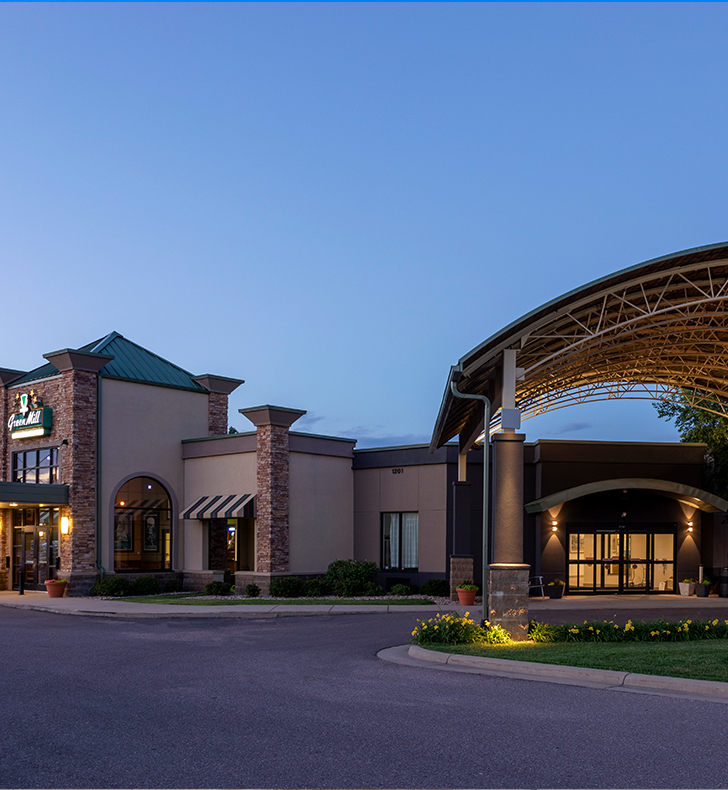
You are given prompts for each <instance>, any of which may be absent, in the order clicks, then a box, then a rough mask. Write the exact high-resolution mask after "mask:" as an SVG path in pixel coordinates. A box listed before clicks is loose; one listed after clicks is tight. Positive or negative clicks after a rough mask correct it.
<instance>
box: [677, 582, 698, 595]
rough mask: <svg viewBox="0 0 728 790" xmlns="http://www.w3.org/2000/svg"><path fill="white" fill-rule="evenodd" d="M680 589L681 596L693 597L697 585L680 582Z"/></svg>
mask: <svg viewBox="0 0 728 790" xmlns="http://www.w3.org/2000/svg"><path fill="white" fill-rule="evenodd" d="M678 587H679V588H680V595H692V594H693V593H694V592H695V585H694V584H688V583H687V582H678Z"/></svg>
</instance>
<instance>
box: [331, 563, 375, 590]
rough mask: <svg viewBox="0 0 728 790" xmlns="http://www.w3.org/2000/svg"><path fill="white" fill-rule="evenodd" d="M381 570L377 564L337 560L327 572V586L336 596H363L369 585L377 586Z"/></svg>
mask: <svg viewBox="0 0 728 790" xmlns="http://www.w3.org/2000/svg"><path fill="white" fill-rule="evenodd" d="M378 577H379V568H378V567H377V563H376V562H366V561H357V560H335V561H334V562H332V563H331V565H329V567H328V570H327V571H326V584H327V585H328V587H329V589H330V590H331V592H332V593H333V594H334V595H339V596H342V597H348V596H351V595H361V594H362V593H363V592H364V589H365V587H366V586H367V584H369V583H371V584H376V581H377V579H378Z"/></svg>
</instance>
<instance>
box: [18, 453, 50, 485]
mask: <svg viewBox="0 0 728 790" xmlns="http://www.w3.org/2000/svg"><path fill="white" fill-rule="evenodd" d="M13 482H14V483H40V484H52V483H58V482H60V475H59V470H58V448H57V447H46V448H44V449H43V450H26V451H25V452H22V453H13Z"/></svg>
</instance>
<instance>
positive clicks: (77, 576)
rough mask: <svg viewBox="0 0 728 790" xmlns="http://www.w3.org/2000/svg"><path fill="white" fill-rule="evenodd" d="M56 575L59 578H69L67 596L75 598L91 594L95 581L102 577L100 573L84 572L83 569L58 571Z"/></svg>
mask: <svg viewBox="0 0 728 790" xmlns="http://www.w3.org/2000/svg"><path fill="white" fill-rule="evenodd" d="M56 576H57V577H58V578H59V579H68V586H67V587H66V597H73V598H85V597H86V596H88V595H90V594H91V588H92V587H93V586H94V582H95V581H96V579H99V578H101V577H100V575H99V574H98V573H95V572H94V573H83V572H81V571H71V572H70V573H64V572H62V571H58V573H57V574H56Z"/></svg>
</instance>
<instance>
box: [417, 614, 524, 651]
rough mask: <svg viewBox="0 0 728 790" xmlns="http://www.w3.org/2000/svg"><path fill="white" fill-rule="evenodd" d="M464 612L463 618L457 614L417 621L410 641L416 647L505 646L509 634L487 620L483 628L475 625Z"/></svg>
mask: <svg viewBox="0 0 728 790" xmlns="http://www.w3.org/2000/svg"><path fill="white" fill-rule="evenodd" d="M469 614H470V612H465V616H464V617H460V615H457V614H454V613H453V614H438V615H436V616H435V617H432V618H430V619H429V620H418V621H417V625H416V626H415V629H414V631H412V640H411V641H413V642H414V643H415V644H418V645H472V644H487V645H507V644H509V643H510V641H511V637H510V634H509V633H508V631H506V630H505V629H504V628H503V627H502V626H500V625H493V624H491V623H489V622H488V621H487V620H486V621H485V626H484V627H481V626H479V625H475V622H474V621H473V620H471V619H470V618H469V617H468V615H469Z"/></svg>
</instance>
